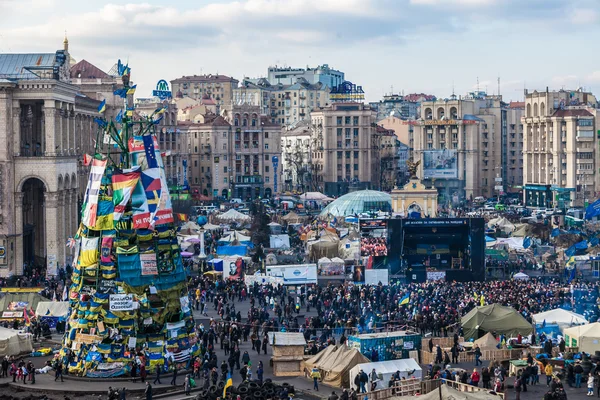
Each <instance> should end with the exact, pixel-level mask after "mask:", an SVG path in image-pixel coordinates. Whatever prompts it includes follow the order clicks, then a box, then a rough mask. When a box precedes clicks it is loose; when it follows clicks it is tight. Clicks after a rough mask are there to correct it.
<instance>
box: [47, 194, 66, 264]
mask: <svg viewBox="0 0 600 400" xmlns="http://www.w3.org/2000/svg"><path fill="white" fill-rule="evenodd" d="M59 198H60V196H59V193H58V192H45V193H44V203H45V205H46V207H45V211H46V216H45V217H46V258H47V262H49V261H52V260H53V259H54V260H55V261H58V255H59V252H60V248H61V242H60V240H59V239H60V238H59V237H58V235H59V234H60V228H59ZM62 247H64V244H62Z"/></svg>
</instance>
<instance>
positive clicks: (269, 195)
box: [265, 188, 271, 199]
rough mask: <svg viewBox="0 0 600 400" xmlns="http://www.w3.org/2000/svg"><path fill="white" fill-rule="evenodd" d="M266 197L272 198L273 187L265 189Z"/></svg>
mask: <svg viewBox="0 0 600 400" xmlns="http://www.w3.org/2000/svg"><path fill="white" fill-rule="evenodd" d="M265 198H266V199H270V198H271V188H266V189H265Z"/></svg>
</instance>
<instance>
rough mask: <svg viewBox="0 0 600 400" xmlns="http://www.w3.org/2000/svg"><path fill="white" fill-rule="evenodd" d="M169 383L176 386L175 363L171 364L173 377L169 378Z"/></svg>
mask: <svg viewBox="0 0 600 400" xmlns="http://www.w3.org/2000/svg"><path fill="white" fill-rule="evenodd" d="M171 385H173V386H177V365H175V364H173V378H171Z"/></svg>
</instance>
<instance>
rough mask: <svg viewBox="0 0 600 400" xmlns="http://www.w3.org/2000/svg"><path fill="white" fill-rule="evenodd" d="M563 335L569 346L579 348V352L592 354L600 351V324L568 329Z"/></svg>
mask: <svg viewBox="0 0 600 400" xmlns="http://www.w3.org/2000/svg"><path fill="white" fill-rule="evenodd" d="M563 333H564V335H565V342H566V343H567V346H571V347H579V351H585V352H586V353H590V354H594V352H595V351H598V350H600V322H594V323H593V324H587V325H580V326H574V327H572V328H567V329H565V330H564V332H563Z"/></svg>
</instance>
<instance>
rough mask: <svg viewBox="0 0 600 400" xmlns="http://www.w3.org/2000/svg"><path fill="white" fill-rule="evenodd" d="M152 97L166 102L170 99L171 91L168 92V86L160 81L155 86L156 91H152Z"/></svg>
mask: <svg viewBox="0 0 600 400" xmlns="http://www.w3.org/2000/svg"><path fill="white" fill-rule="evenodd" d="M152 96H154V97H158V98H159V99H161V100H167V99H170V98H171V97H172V93H171V90H169V84H168V83H167V81H165V80H164V79H161V80H160V81H158V83H157V84H156V89H155V90H153V91H152Z"/></svg>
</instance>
